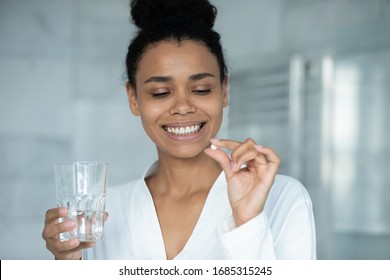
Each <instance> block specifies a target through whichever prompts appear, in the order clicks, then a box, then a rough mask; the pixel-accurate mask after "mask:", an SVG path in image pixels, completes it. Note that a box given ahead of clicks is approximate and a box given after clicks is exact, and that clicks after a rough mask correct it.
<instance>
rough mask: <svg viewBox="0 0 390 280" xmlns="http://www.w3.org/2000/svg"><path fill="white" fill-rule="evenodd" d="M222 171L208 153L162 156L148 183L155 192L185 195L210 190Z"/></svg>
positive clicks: (147, 180)
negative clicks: (185, 156)
mask: <svg viewBox="0 0 390 280" xmlns="http://www.w3.org/2000/svg"><path fill="white" fill-rule="evenodd" d="M221 171H222V169H221V167H220V166H219V164H218V163H217V162H216V161H214V160H213V159H212V158H210V157H208V156H207V155H206V154H200V155H198V156H197V157H194V158H191V159H180V158H174V157H167V156H160V157H159V166H158V169H157V171H156V172H155V174H154V175H153V176H152V177H149V178H147V179H146V183H147V185H148V187H149V190H150V191H151V192H152V193H154V194H164V195H172V196H182V197H185V196H190V195H192V194H194V193H197V192H199V191H207V192H208V191H209V190H210V188H211V187H212V185H213V184H214V182H215V180H216V179H217V178H218V176H219V174H220V173H221Z"/></svg>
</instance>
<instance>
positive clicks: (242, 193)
mask: <svg viewBox="0 0 390 280" xmlns="http://www.w3.org/2000/svg"><path fill="white" fill-rule="evenodd" d="M210 141H211V144H213V145H214V146H216V147H217V148H218V149H216V150H214V149H211V148H207V149H206V150H205V153H206V154H207V155H208V156H210V157H211V158H213V159H214V160H216V161H217V162H218V163H219V165H220V166H221V167H222V169H223V170H224V172H225V175H226V180H227V184H228V195H229V200H230V205H231V207H232V211H233V218H234V221H235V223H236V226H237V227H238V226H240V225H242V224H244V223H245V222H247V221H249V220H250V219H252V218H254V217H255V216H257V215H258V214H260V213H261V212H262V211H263V208H264V204H265V201H266V199H267V197H268V193H269V191H270V189H271V186H272V184H273V182H274V179H275V176H276V173H277V171H278V168H279V164H280V159H279V157H278V155H277V154H276V153H275V152H274V151H273V150H272V149H271V148H268V147H263V146H259V145H257V144H256V143H255V142H254V141H253V140H252V139H247V140H246V141H244V142H237V141H232V140H225V139H224V140H217V139H211V140H210ZM221 148H227V149H229V150H231V151H232V153H231V157H229V156H228V155H227V154H226V152H225V151H223V150H221ZM244 163H246V167H245V168H241V166H242V165H243V164H244Z"/></svg>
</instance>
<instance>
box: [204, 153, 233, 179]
mask: <svg viewBox="0 0 390 280" xmlns="http://www.w3.org/2000/svg"><path fill="white" fill-rule="evenodd" d="M204 152H205V153H206V154H207V155H208V156H209V157H211V158H213V159H214V160H215V161H216V162H218V163H219V165H220V166H221V168H222V169H223V171H224V172H225V174H226V177H227V178H231V176H233V173H232V171H231V169H230V158H229V156H228V155H227V154H226V153H225V151H223V150H219V149H217V150H213V149H211V148H207V149H205V150H204Z"/></svg>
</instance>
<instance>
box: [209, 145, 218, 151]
mask: <svg viewBox="0 0 390 280" xmlns="http://www.w3.org/2000/svg"><path fill="white" fill-rule="evenodd" d="M210 148H211V149H212V150H213V151H215V150H217V149H218V147H217V146H215V145H213V144H211V146H210Z"/></svg>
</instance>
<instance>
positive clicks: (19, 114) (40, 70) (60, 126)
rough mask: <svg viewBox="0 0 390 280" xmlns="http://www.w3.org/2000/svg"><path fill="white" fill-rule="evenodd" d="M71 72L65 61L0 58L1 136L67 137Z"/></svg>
mask: <svg viewBox="0 0 390 280" xmlns="http://www.w3.org/2000/svg"><path fill="white" fill-rule="evenodd" d="M71 70H72V68H71V63H70V62H69V61H67V60H52V59H50V58H47V59H42V58H37V57H34V56H33V57H31V58H6V57H2V56H0V100H1V102H0V115H1V118H0V129H1V133H3V134H4V133H9V134H18V133H19V134H29V133H33V134H41V135H66V134H67V133H68V131H69V124H70V123H69V119H68V118H69V113H70V111H69V108H70V98H71V95H72V74H71Z"/></svg>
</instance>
